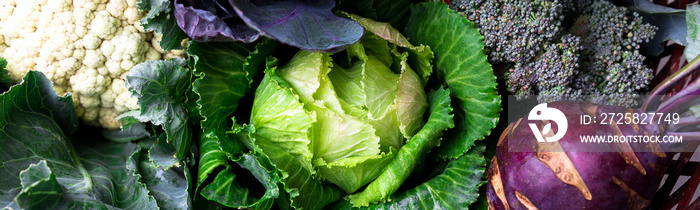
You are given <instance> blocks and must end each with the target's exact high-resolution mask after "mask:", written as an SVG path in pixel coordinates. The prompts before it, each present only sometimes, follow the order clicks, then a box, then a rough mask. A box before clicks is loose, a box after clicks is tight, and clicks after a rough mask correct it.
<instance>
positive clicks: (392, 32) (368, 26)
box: [348, 14, 413, 48]
mask: <svg viewBox="0 0 700 210" xmlns="http://www.w3.org/2000/svg"><path fill="white" fill-rule="evenodd" d="M348 16H350V19H352V20H354V21H357V22H358V23H360V25H362V27H364V28H365V30H367V31H370V32H372V33H374V34H376V35H377V36H379V37H382V39H384V40H387V41H389V42H391V43H393V44H395V45H398V46H401V47H406V48H408V47H412V46H413V45H412V44H411V43H410V42H408V40H407V39H406V37H404V36H403V35H402V34H401V32H400V31H399V30H396V28H394V27H391V24H389V23H383V22H377V21H374V20H372V19H369V18H364V17H361V16H359V15H354V14H348Z"/></svg>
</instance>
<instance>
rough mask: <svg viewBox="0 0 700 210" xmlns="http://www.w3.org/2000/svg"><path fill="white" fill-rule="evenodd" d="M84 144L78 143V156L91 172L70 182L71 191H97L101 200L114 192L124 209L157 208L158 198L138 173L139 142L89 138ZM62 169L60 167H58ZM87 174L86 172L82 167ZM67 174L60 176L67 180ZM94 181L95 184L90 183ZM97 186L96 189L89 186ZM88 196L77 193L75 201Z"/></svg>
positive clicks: (117, 204) (117, 203)
mask: <svg viewBox="0 0 700 210" xmlns="http://www.w3.org/2000/svg"><path fill="white" fill-rule="evenodd" d="M82 142H84V143H78V144H77V145H75V151H76V153H77V156H78V157H80V158H79V159H80V162H81V163H82V166H83V167H84V168H85V170H86V171H87V173H88V174H89V176H90V178H88V177H87V176H88V175H83V176H84V177H80V178H79V177H74V178H73V179H75V180H74V181H73V182H72V183H70V184H66V186H71V187H67V191H68V192H71V193H78V192H80V191H87V192H90V191H93V190H94V191H93V192H94V193H95V194H96V195H97V196H95V197H98V198H100V197H101V200H102V201H103V202H105V203H107V204H109V202H106V201H105V200H107V196H110V195H109V194H103V193H105V192H108V191H111V192H112V193H110V194H112V196H113V199H114V203H115V204H116V205H114V206H115V207H118V208H123V209H140V208H157V203H156V201H155V200H154V198H153V197H152V196H151V195H149V190H148V189H147V188H146V186H145V185H144V184H143V183H141V182H140V179H141V175H140V174H138V172H139V170H138V161H139V157H140V156H141V155H143V154H142V153H141V152H140V151H141V147H140V146H138V145H136V144H131V143H127V144H118V143H111V142H109V143H108V142H104V143H101V142H100V141H97V140H96V139H85V140H84V141H82ZM54 170H55V172H57V173H59V172H58V169H54ZM80 171H81V172H83V174H84V173H85V171H83V170H80ZM107 177H110V178H108V179H112V181H108V180H105V178H107ZM86 178H87V179H86ZM63 179H65V177H60V176H59V180H63ZM89 180H92V184H88V183H86V182H88V181H89ZM90 187H91V188H93V189H92V190H91V189H89V188H90ZM83 196H84V195H81V196H76V197H75V200H80V199H84V198H83Z"/></svg>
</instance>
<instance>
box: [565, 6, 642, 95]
mask: <svg viewBox="0 0 700 210" xmlns="http://www.w3.org/2000/svg"><path fill="white" fill-rule="evenodd" d="M626 14H627V9H626V8H624V7H617V6H615V5H613V4H612V3H610V2H607V1H601V0H599V1H594V2H593V4H592V5H591V7H589V8H587V9H586V10H584V15H582V16H580V17H579V19H578V21H576V23H578V24H576V25H574V27H582V28H578V29H575V30H573V31H575V33H581V34H579V35H580V36H582V37H583V45H584V46H585V47H584V48H583V50H582V52H581V55H582V57H583V58H584V61H585V62H583V63H582V64H581V67H582V68H581V70H580V71H581V72H582V73H583V74H584V75H582V76H584V77H585V78H586V79H587V81H586V80H583V81H581V82H580V83H578V86H579V87H578V88H580V89H586V87H583V86H586V85H594V86H595V89H597V90H599V91H600V93H601V94H606V95H609V94H634V93H637V91H639V90H643V89H645V88H647V84H649V82H650V81H651V78H652V77H653V71H652V70H651V69H649V68H647V67H646V66H644V63H643V60H644V56H642V55H641V54H640V53H639V51H638V50H639V47H640V45H639V44H640V43H641V42H642V41H644V42H648V41H649V40H650V39H651V38H652V37H653V36H654V32H655V31H656V27H655V26H651V25H649V24H642V19H641V17H639V16H638V14H637V13H633V16H631V17H630V16H627V15H626Z"/></svg>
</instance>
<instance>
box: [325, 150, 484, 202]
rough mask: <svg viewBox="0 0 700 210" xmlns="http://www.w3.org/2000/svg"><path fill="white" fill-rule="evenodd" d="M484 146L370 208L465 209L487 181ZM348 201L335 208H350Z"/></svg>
mask: <svg viewBox="0 0 700 210" xmlns="http://www.w3.org/2000/svg"><path fill="white" fill-rule="evenodd" d="M484 150H485V146H483V145H482V146H476V147H474V149H472V150H470V151H469V152H468V153H467V154H465V155H463V156H461V157H459V158H457V159H454V160H450V162H449V163H447V166H446V167H445V169H444V171H443V172H442V173H441V174H440V175H438V176H436V177H433V178H432V179H430V180H429V181H427V182H424V183H422V184H420V185H418V186H416V187H415V188H413V189H409V190H406V191H401V192H397V193H395V194H394V195H392V196H391V201H390V202H386V203H378V204H373V205H370V206H369V207H368V208H367V209H406V208H416V209H464V208H466V207H467V206H469V204H471V203H473V202H474V201H476V200H477V198H478V196H479V193H478V188H479V186H481V185H483V184H484V183H485V180H484V179H483V177H484V171H485V167H486V160H484V156H483V152H484ZM351 208H352V204H351V203H350V202H347V201H341V202H338V203H337V204H336V205H334V206H333V207H332V209H351Z"/></svg>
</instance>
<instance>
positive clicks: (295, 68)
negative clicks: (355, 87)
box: [256, 51, 330, 104]
mask: <svg viewBox="0 0 700 210" xmlns="http://www.w3.org/2000/svg"><path fill="white" fill-rule="evenodd" d="M329 67H330V57H329V55H328V54H323V53H319V52H309V51H299V52H298V53H297V54H295V55H294V57H293V58H292V60H290V61H289V63H288V64H287V65H284V66H282V67H279V68H277V69H276V71H275V72H277V73H276V74H277V75H279V77H281V78H282V79H284V81H285V82H286V83H288V84H289V86H290V87H291V88H292V89H291V90H292V91H293V93H294V94H296V95H298V96H299V98H300V99H301V102H302V103H308V104H310V103H313V102H314V93H316V91H318V89H319V88H320V87H321V75H324V74H327V73H328V72H329V71H330V69H329ZM256 95H257V94H256Z"/></svg>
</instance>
